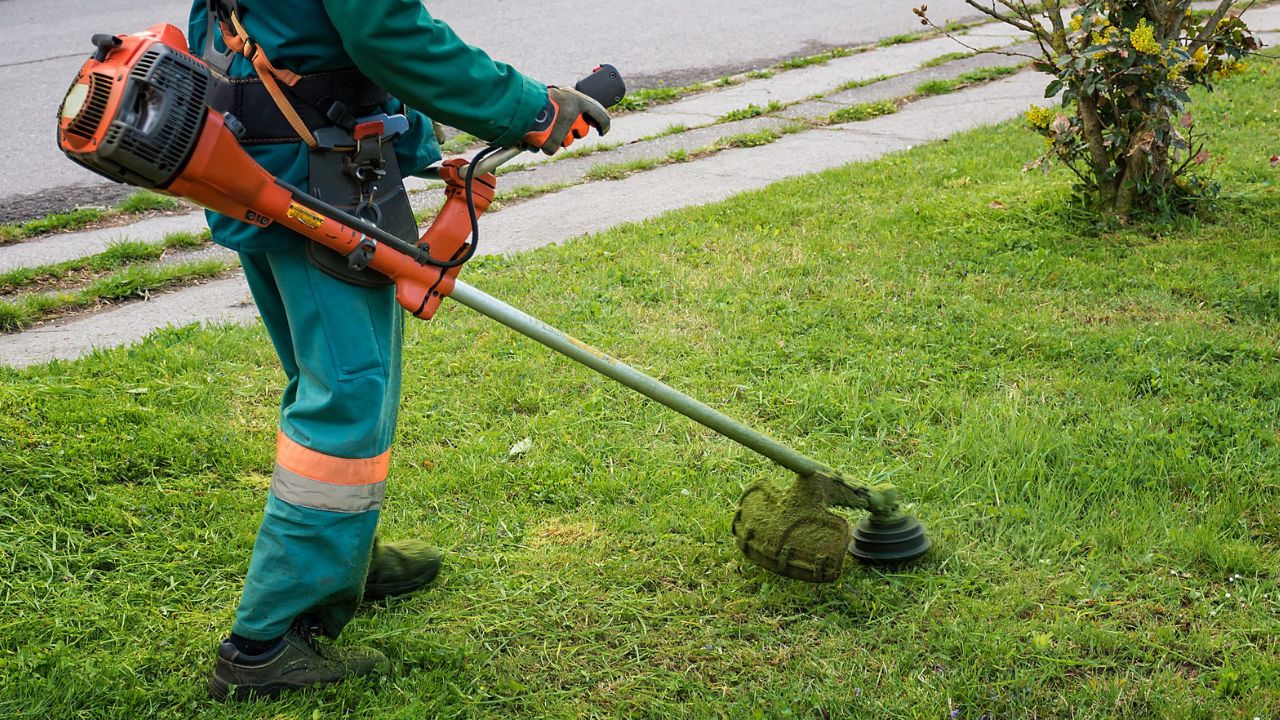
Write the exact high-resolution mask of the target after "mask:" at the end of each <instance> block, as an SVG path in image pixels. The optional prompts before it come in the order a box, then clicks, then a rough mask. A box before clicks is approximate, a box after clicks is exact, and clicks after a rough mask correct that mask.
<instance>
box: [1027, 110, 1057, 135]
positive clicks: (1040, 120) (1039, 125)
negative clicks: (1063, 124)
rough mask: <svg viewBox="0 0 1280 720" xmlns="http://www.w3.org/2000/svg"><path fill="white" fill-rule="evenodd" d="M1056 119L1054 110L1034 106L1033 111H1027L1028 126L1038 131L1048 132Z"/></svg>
mask: <svg viewBox="0 0 1280 720" xmlns="http://www.w3.org/2000/svg"><path fill="white" fill-rule="evenodd" d="M1054 117H1056V113H1054V112H1053V110H1051V109H1049V108H1043V107H1039V106H1038V105H1032V106H1031V109H1029V110H1027V124H1028V125H1030V126H1031V127H1033V128H1035V129H1036V130H1048V129H1049V123H1052V122H1053V118H1054Z"/></svg>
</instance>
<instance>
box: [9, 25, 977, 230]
mask: <svg viewBox="0 0 1280 720" xmlns="http://www.w3.org/2000/svg"><path fill="white" fill-rule="evenodd" d="M912 4H913V2H912V0H787V1H786V2H779V1H778V0H698V1H697V2H690V1H689V0H632V1H631V2H615V3H609V4H605V3H582V2H579V1H577V0H541V1H540V2H528V1H524V2H521V1H519V0H465V1H464V0H428V1H427V6H428V8H429V9H430V10H431V11H432V13H433V14H434V15H435V16H436V17H438V18H440V19H442V20H445V21H447V22H449V23H450V24H451V25H452V26H453V27H454V28H455V29H456V30H457V31H458V32H459V33H460V34H461V35H462V37H464V38H466V39H467V40H468V41H469V42H471V43H473V44H476V45H479V46H481V47H484V48H487V49H489V50H490V51H491V52H492V53H493V55H494V56H495V57H497V58H498V59H501V60H505V61H507V62H510V63H512V64H513V65H515V66H516V67H518V68H520V69H521V70H522V71H524V72H526V73H528V74H531V75H533V76H535V77H538V78H539V79H543V80H545V81H547V82H561V83H565V82H571V81H573V80H575V79H576V78H578V77H579V76H581V75H582V74H583V71H584V70H587V69H589V68H590V67H592V66H594V65H595V64H596V63H599V62H611V63H613V64H615V65H617V66H618V67H619V68H621V69H622V70H623V72H624V74H626V75H627V76H628V77H629V78H630V79H631V81H632V85H633V86H651V85H657V84H665V83H672V84H674V83H684V82H689V81H693V80H701V79H710V78H714V77H718V76H720V75H721V74H724V73H726V72H730V71H741V70H746V69H750V68H753V67H761V66H767V65H769V64H771V63H773V62H775V61H777V60H780V59H783V58H786V57H792V56H797V55H805V54H810V53H813V52H816V51H819V50H821V49H824V48H829V47H833V46H840V45H855V44H862V43H869V42H874V41H876V40H878V39H880V38H883V37H888V36H890V35H896V34H899V33H904V32H911V31H913V30H916V29H918V28H919V25H918V20H917V19H916V18H915V16H913V15H912V14H911V6H912ZM930 5H931V8H930V11H931V15H933V16H934V17H935V18H937V19H938V20H947V19H951V18H958V17H968V16H971V15H972V14H973V13H972V11H971V10H970V11H968V12H966V10H965V5H964V3H963V2H962V1H961V0H933V2H931V3H930ZM187 7H188V6H187V5H186V3H185V2H182V1H181V0H96V1H95V2H85V0H40V1H39V2H31V1H30V0H0V198H3V199H5V201H6V202H5V205H6V206H7V210H8V212H7V213H5V212H2V211H0V219H4V218H3V216H4V215H6V214H8V215H10V216H12V215H13V213H15V212H17V213H19V214H22V213H21V211H19V210H18V209H17V208H18V207H20V206H23V207H35V206H38V205H41V204H54V205H56V204H58V200H59V199H62V200H63V201H65V200H66V199H67V198H72V199H75V198H84V199H86V200H89V199H92V197H93V196H94V193H93V192H92V191H91V190H90V189H89V188H88V187H86V186H97V185H101V184H102V181H101V179H100V178H98V177H97V176H95V175H93V174H91V173H89V172H87V171H85V170H82V169H80V168H78V167H76V166H74V165H72V164H71V163H70V162H68V161H67V160H66V159H65V158H63V157H62V155H61V154H60V153H59V152H58V151H57V149H56V147H55V143H54V140H53V137H54V128H55V125H54V118H55V116H56V113H57V109H58V106H59V103H60V102H61V100H62V96H63V94H64V93H65V91H66V88H67V86H68V84H69V83H70V82H71V79H72V78H73V76H74V75H75V72H76V70H77V68H79V66H80V64H81V63H82V62H83V61H84V59H85V57H87V55H88V54H89V52H90V46H89V37H90V36H91V35H92V34H94V33H97V32H116V33H120V32H130V31H133V30H137V29H142V28H145V27H147V26H149V25H152V24H154V23H156V22H171V23H175V24H179V25H180V26H181V25H182V24H183V23H184V22H185V15H186V10H187ZM20 196H29V197H25V198H24V197H20Z"/></svg>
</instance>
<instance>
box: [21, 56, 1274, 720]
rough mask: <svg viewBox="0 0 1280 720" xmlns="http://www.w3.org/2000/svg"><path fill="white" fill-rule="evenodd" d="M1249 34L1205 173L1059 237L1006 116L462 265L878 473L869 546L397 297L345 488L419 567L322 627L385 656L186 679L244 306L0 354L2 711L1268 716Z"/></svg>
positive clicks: (252, 383) (1261, 325)
mask: <svg viewBox="0 0 1280 720" xmlns="http://www.w3.org/2000/svg"><path fill="white" fill-rule="evenodd" d="M1268 68H1269V69H1268V70H1266V72H1265V74H1263V71H1262V70H1260V69H1259V68H1258V67H1255V68H1254V69H1253V70H1252V71H1251V72H1250V73H1249V74H1248V75H1246V76H1244V77H1242V78H1238V79H1236V80H1233V81H1231V82H1230V83H1228V84H1227V85H1226V86H1225V87H1224V91H1225V92H1223V93H1221V94H1219V95H1216V96H1213V97H1211V98H1210V99H1208V100H1207V101H1204V102H1200V103H1199V104H1198V105H1197V108H1196V109H1197V116H1198V117H1199V118H1201V119H1202V120H1203V122H1204V123H1205V126H1206V127H1207V128H1209V129H1211V130H1212V132H1213V133H1214V138H1215V139H1214V141H1213V145H1212V149H1213V150H1214V152H1215V153H1219V154H1220V153H1222V152H1227V154H1226V155H1225V157H1224V158H1223V162H1222V164H1221V166H1220V167H1218V168H1217V171H1216V172H1217V176H1218V177H1219V178H1220V179H1221V180H1222V181H1223V183H1224V185H1225V186H1226V188H1227V189H1228V191H1227V192H1228V195H1227V197H1226V198H1225V199H1224V200H1223V202H1222V203H1221V205H1220V209H1219V210H1218V211H1216V212H1215V213H1214V214H1213V215H1212V216H1211V217H1208V218H1206V219H1204V220H1202V221H1196V222H1186V223H1184V224H1182V225H1181V226H1179V227H1175V228H1166V229H1164V230H1163V231H1161V232H1158V233H1157V232H1153V231H1152V230H1150V229H1135V230H1132V231H1125V232H1103V231H1099V230H1096V229H1093V228H1092V226H1091V225H1090V223H1089V222H1088V220H1087V219H1085V218H1083V217H1082V216H1080V215H1079V214H1078V213H1075V212H1073V211H1072V209H1071V208H1070V207H1069V205H1068V204H1067V203H1066V201H1065V200H1064V199H1063V197H1064V194H1065V189H1066V188H1067V187H1068V186H1069V185H1070V179H1069V177H1067V175H1066V174H1065V173H1062V172H1058V173H1055V174H1052V175H1050V176H1049V177H1042V176H1040V175H1038V174H1031V175H1028V174H1023V173H1022V172H1021V171H1020V168H1021V166H1022V165H1023V163H1024V162H1025V161H1027V160H1028V159H1030V158H1031V157H1033V156H1034V154H1035V153H1036V152H1037V151H1038V148H1040V147H1042V140H1041V139H1040V138H1038V137H1036V136H1034V135H1033V134H1031V133H1030V132H1027V131H1024V130H1022V129H1021V128H1018V127H1015V126H1006V127H1001V128H997V129H991V130H982V131H978V132H973V133H969V134H966V135H963V136H960V137H958V138H956V139H954V140H952V141H950V142H948V143H945V144H937V145H931V146H926V147H921V148H917V149H915V150H912V151H910V152H908V153H904V154H900V155H895V156H892V157H890V158H887V159H885V160H883V161H881V162H876V163H871V164H864V165H856V166H852V167H849V168H845V169H842V170H838V171H834V172H829V173H825V174H823V175H819V176H816V177H812V178H808V179H803V180H798V181H788V182H787V183H784V184H782V185H780V186H778V187H774V188H771V189H768V190H765V191H762V192H757V193H751V194H748V195H745V196H742V197H739V198H736V199H733V200H731V201H729V202H726V203H722V204H718V205H714V206H710V207H706V208H700V209H694V210H689V211H686V212H680V213H676V214H674V215H671V216H668V217H666V218H663V219H661V220H658V221H653V222H648V223H644V224H641V225H637V226H633V227H626V228H622V229H619V230H616V231H612V232H608V233H605V234H604V235H602V236H599V237H596V238H593V239H591V240H590V241H581V242H574V243H569V244H568V245H566V246H563V247H554V248H546V249H543V250H539V251H536V252H532V253H529V254H525V255H522V256H519V257H515V258H496V259H484V260H483V261H479V262H477V263H475V264H473V265H472V266H470V267H469V268H468V270H467V271H466V272H465V273H464V276H465V277H466V278H467V279H468V280H469V281H471V282H473V283H474V284H475V285H477V286H478V287H481V288H482V289H485V290H487V291H490V292H492V293H494V294H495V295H497V296H499V297H502V298H505V299H508V300H510V301H512V302H514V303H515V304H517V305H520V306H522V307H525V308H527V309H529V310H531V311H532V312H534V313H535V314H537V315H540V316H542V317H544V318H545V319H547V320H549V321H551V322H553V323H555V324H558V325H560V326H562V327H564V328H566V329H568V330H570V331H572V332H575V333H576V334H577V335H579V336H580V337H582V338H583V339H584V340H587V341H588V342H593V343H596V344H599V345H601V346H603V347H606V348H609V349H612V350H613V351H614V352H615V353H616V354H617V355H619V356H620V357H622V358H624V359H626V360H629V361H632V362H634V363H635V364H636V365H638V366H640V367H643V368H648V369H650V370H652V371H653V372H654V373H655V374H656V375H658V376H659V377H661V378H664V379H666V380H668V381H671V382H673V383H674V384H676V385H677V386H679V387H680V388H682V389H685V390H687V391H689V392H690V393H692V394H693V395H695V396H697V397H700V398H703V399H705V400H707V401H708V402H710V403H712V404H714V405H716V406H718V407H721V408H724V409H725V410H727V411H728V412H730V413H731V414H733V415H736V416H738V417H741V418H743V419H746V420H749V421H750V422H752V423H754V424H756V425H758V426H760V427H761V428H763V429H766V430H768V431H770V432H771V433H772V434H774V435H776V436H778V437H781V438H784V439H789V440H793V441H794V442H795V443H797V444H798V445H799V447H800V448H801V449H803V450H805V451H807V452H810V453H811V454H813V455H814V456H816V457H818V458H819V459H822V460H825V461H827V462H829V463H831V464H833V465H836V466H838V467H841V468H844V469H845V470H847V471H849V472H851V473H854V474H862V475H866V476H871V477H875V478H891V479H892V481H893V482H895V483H897V484H898V485H899V486H900V487H901V488H902V490H903V492H904V493H905V494H906V496H907V497H908V498H909V499H910V500H911V502H912V503H913V509H914V512H916V513H917V514H918V515H919V516H920V517H921V518H922V519H923V520H924V521H925V522H926V523H927V524H928V526H929V528H930V530H931V532H932V536H933V538H934V540H935V543H936V549H935V551H934V553H933V554H932V555H931V556H930V557H929V559H928V560H927V561H926V562H924V563H923V564H921V565H919V566H917V567H914V568H911V569H907V570H900V571H893V572H884V571H878V570H868V569H864V568H861V567H859V566H857V565H855V564H852V563H851V564H850V567H849V568H848V569H847V570H846V573H845V575H844V577H843V578H842V579H841V580H840V582H838V583H835V584H832V585H829V586H822V587H814V586H810V585H805V584H802V583H797V582H793V581H786V580H781V579H778V578H775V577H773V576H770V575H768V574H767V573H765V572H763V571H761V570H758V569H756V568H754V567H752V566H749V565H746V564H745V562H744V561H742V560H740V558H739V557H738V556H737V554H736V550H735V549H734V547H733V544H732V540H731V537H730V533H729V522H730V519H731V516H732V512H733V507H734V504H735V503H736V500H737V496H738V493H739V491H740V488H742V487H743V486H744V485H746V484H748V483H750V482H752V481H754V480H757V479H759V478H761V477H765V476H773V477H781V474H780V473H781V471H778V470H775V469H773V468H772V467H770V466H769V465H768V464H767V463H766V462H765V461H762V460H760V459H758V458H756V457H754V456H752V455H751V454H749V453H748V452H747V451H744V450H742V449H740V448H738V447H736V446H734V445H732V444H731V443H729V442H727V441H724V440H722V439H719V438H717V437H715V436H713V435H712V434H711V433H709V432H706V431H704V430H701V429H699V428H697V427H694V426H693V425H691V424H690V423H689V422H687V421H685V420H683V419H682V418H679V417H677V416H673V415H671V414H669V413H667V412H666V411H663V410H661V409H659V408H657V407H656V406H654V405H652V404H649V403H647V402H641V401H640V400H638V399H637V398H636V397H635V396H633V395H631V394H630V393H629V391H626V390H624V389H622V388H619V387H616V386H614V385H612V384H610V383H608V382H606V381H603V380H602V379H600V378H598V377H596V376H594V375H592V374H590V373H589V372H587V371H585V370H583V369H580V368H577V367H575V366H572V365H570V364H569V363H568V362H567V361H564V360H562V359H560V358H559V357H557V356H554V355H552V354H550V353H549V352H547V351H545V350H543V349H541V348H540V347H538V346H534V345H533V344H532V343H530V342H527V341H524V340H522V339H520V338H518V337H515V336H513V335H512V334H511V333H510V332H508V331H506V330H505V329H503V328H501V327H499V326H496V325H494V324H492V323H490V322H488V321H485V320H482V319H480V318H478V317H477V316H475V315H473V314H472V313H470V312H469V311H467V310H466V309H465V308H460V307H457V306H449V307H447V308H446V310H445V311H443V312H442V313H441V314H440V316H439V317H438V318H437V320H436V321H434V322H432V323H429V324H427V323H416V322H415V323H413V324H412V325H411V326H410V330H409V333H408V349H407V369H406V381H405V385H406V388H407V391H406V394H405V401H404V408H403V413H402V423H401V428H400V437H399V442H398V445H397V446H396V450H395V453H394V460H393V477H392V486H391V491H390V499H389V503H388V506H387V508H386V510H385V512H384V515H383V518H384V520H383V529H384V533H385V535H386V536H388V537H403V536H410V535H423V536H428V537H430V538H432V539H434V540H435V541H436V542H438V543H440V544H441V545H443V546H445V547H447V548H448V550H449V552H450V555H449V559H448V565H447V566H446V573H445V575H444V576H443V577H442V581H441V582H440V584H439V585H438V586H436V587H435V588H434V589H432V590H431V591H429V592H427V593H425V594H423V595H421V596H419V597H415V598H412V599H408V600H403V601H399V602H393V603H391V604H389V605H386V606H381V607H375V608H371V609H370V611H369V612H368V613H366V614H364V615H362V616H361V617H360V618H359V619H358V620H357V621H356V622H355V623H354V624H353V625H352V627H351V629H350V633H349V638H350V640H360V641H364V642H368V643H370V644H374V645H376V646H378V647H379V648H381V649H382V650H384V651H385V652H386V653H387V654H388V655H389V656H390V657H391V658H392V660H393V662H394V664H395V674H394V676H393V677H390V678H387V679H385V680H382V681H380V682H371V683H358V684H353V685H350V686H347V687H342V688H337V689H329V690H325V691H321V692H316V693H312V694H308V695H304V696H301V697H296V698H293V699H290V700H287V701H285V702H282V703H280V704H276V705H271V706H267V705H247V706H230V707H222V706H216V705H213V704H211V703H210V702H209V701H208V700H206V699H205V696H204V689H203V677H204V674H205V672H206V671H207V670H208V668H209V667H210V662H211V660H212V654H213V650H214V647H215V644H216V642H217V641H218V639H219V638H220V636H221V634H222V633H223V632H225V630H226V628H227V627H228V626H229V624H230V621H231V617H232V610H233V606H234V603H235V600H236V597H237V593H238V591H239V587H240V582H241V577H242V574H243V573H244V571H245V568H246V566H247V562H248V557H249V551H250V547H251V545H252V542H253V535H254V531H255V527H256V523H257V520H258V515H259V511H260V507H261V504H262V501H263V494H264V492H265V488H266V487H267V484H268V480H269V477H268V475H269V473H270V470H271V462H272V457H271V453H272V450H273V439H274V434H275V424H274V423H275V408H276V402H277V393H278V391H279V389H280V388H279V386H280V381H281V374H280V372H279V370H278V369H277V367H276V365H275V360H274V357H273V354H272V352H271V349H270V346H269V344H268V342H267V339H266V337H265V335H264V333H263V332H262V331H261V330H260V329H257V328H253V329H231V330H224V331H208V330H190V329H188V330H180V331H170V332H165V333H162V334H159V335H157V336H155V337H153V338H152V339H151V340H149V341H148V342H146V343H145V344H143V345H142V346H140V347H138V348H136V349H134V350H131V351H128V352H125V351H113V352H105V353H101V354H99V355H95V356H93V357H91V358H88V359H86V360H84V361H81V362H77V363H63V364H56V365H53V366H49V367H42V368H36V369H33V370H30V371H26V372H15V371H8V370H0V416H3V417H4V420H3V424H2V425H0V428H2V429H0V466H2V467H3V468H4V473H3V475H2V476H0V488H2V491H3V501H2V502H0V568H2V569H3V571H2V572H0V677H2V678H3V682H0V716H3V717H20V718H41V719H54V718H57V719H59V720H61V719H63V718H121V719H129V720H133V719H134V718H142V717H151V716H160V717H187V716H195V717H201V718H267V717H269V718H290V719H292V718H298V719H302V720H305V719H308V718H321V717H324V718H329V717H347V718H405V719H408V718H414V719H416V718H429V717H483V718H503V719H505V718H543V717H555V718H561V717H563V718H574V717H598V718H604V717H652V718H668V717H699V718H700V717H725V718H752V717H760V718H776V717H797V718H884V717H889V718H946V717H948V716H949V715H950V714H951V712H952V711H953V710H954V711H955V716H956V717H960V718H980V717H989V718H1013V717H1016V718H1024V717H1038V718H1067V717H1071V718H1113V717H1125V718H1151V717H1167V718H1237V717H1239V718H1252V717H1255V716H1260V717H1267V718H1274V717H1277V713H1280V690H1278V688H1280V659H1278V658H1280V586H1278V584H1277V561H1278V560H1280V520H1278V519H1277V518H1278V517H1280V513H1277V510H1278V509H1280V479H1278V477H1277V476H1278V473H1277V468H1280V445H1278V438H1280V436H1278V435H1277V433H1278V432H1280V422H1277V415H1278V414H1280V363H1278V360H1280V358H1278V355H1280V324H1278V322H1277V321H1278V320H1280V281H1277V277H1278V275H1277V273H1278V272H1280V253H1278V251H1277V248H1278V247H1280V244H1278V243H1280V192H1278V190H1277V188H1278V186H1280V170H1277V169H1274V168H1272V167H1271V166H1270V164H1269V163H1268V157H1269V156H1271V155H1272V154H1274V153H1276V152H1280V105H1278V104H1277V102H1276V100H1275V98H1276V97H1280V70H1278V69H1276V68H1275V67H1274V66H1268ZM1224 118H1225V120H1224ZM582 211H583V212H590V211H591V209H590V208H583V209H582ZM526 437H528V438H531V439H532V441H533V447H532V449H531V450H530V451H529V452H528V453H526V454H524V455H521V456H518V457H515V458H512V457H508V449H509V448H510V447H511V446H512V445H514V444H516V443H517V442H519V441H521V440H522V439H524V438H526Z"/></svg>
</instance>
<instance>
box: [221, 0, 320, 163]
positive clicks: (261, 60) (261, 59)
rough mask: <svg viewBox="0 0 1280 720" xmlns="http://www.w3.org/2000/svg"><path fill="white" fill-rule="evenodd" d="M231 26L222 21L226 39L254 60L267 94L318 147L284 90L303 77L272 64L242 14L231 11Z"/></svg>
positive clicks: (305, 139)
mask: <svg viewBox="0 0 1280 720" xmlns="http://www.w3.org/2000/svg"><path fill="white" fill-rule="evenodd" d="M231 25H232V27H233V29H234V33H233V32H229V31H228V30H227V26H226V25H223V24H222V22H221V21H219V22H218V26H219V27H220V28H222V41H223V42H224V43H226V44H227V47H228V48H230V49H231V50H232V51H233V52H237V53H240V54H241V55H243V56H245V57H246V58H247V59H248V60H249V62H251V63H253V68H254V69H255V70H257V71H258V77H260V78H261V79H262V85H263V87H265V88H266V89H267V94H269V95H270V96H271V99H272V100H275V102H276V106H277V107H279V108H280V112H281V113H284V118H285V120H288V121H289V125H290V126H291V127H293V129H294V131H295V132H297V133H298V137H300V138H302V141H303V142H304V143H306V144H307V147H310V148H315V147H316V146H317V145H319V143H318V142H316V138H315V135H312V134H311V129H310V128H308V127H307V124H306V123H305V122H303V120H302V116H301V115H299V114H298V111H297V110H295V109H294V107H293V103H291V102H289V99H288V98H287V97H285V95H284V90H283V89H281V87H280V83H284V84H285V85H288V86H289V87H293V86H294V85H297V84H298V80H300V79H301V77H300V76H299V75H298V74H297V73H295V72H292V71H290V70H281V69H279V68H277V67H276V66H274V65H272V64H271V61H270V60H269V59H267V55H266V53H264V52H262V48H260V47H258V44H257V43H255V42H254V41H253V40H251V39H250V38H249V33H248V32H247V31H245V29H244V25H243V24H242V23H241V22H240V17H239V15H237V14H236V12H235V11H232V12H231Z"/></svg>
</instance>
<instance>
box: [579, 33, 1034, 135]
mask: <svg viewBox="0 0 1280 720" xmlns="http://www.w3.org/2000/svg"><path fill="white" fill-rule="evenodd" d="M980 29H981V30H982V32H983V34H981V35H976V34H972V33H973V31H970V33H962V34H961V35H960V37H963V38H964V39H965V41H966V42H968V43H969V44H971V45H973V46H974V47H976V48H979V49H988V48H998V47H1003V46H1005V45H1009V44H1011V43H1014V42H1016V41H1018V40H1020V39H1024V38H1025V37H1026V35H1025V34H1024V33H1021V32H1020V31H1018V30H1015V29H1013V28H1009V27H1007V26H1000V25H997V24H994V23H993V24H991V25H985V26H981V28H980ZM964 49H965V48H964V47H962V46H961V45H959V44H957V43H956V41H954V40H951V39H950V38H945V37H940V38H933V39H930V40H919V41H916V42H911V43H902V44H900V45H892V46H890V47H882V48H880V47H878V48H872V49H871V50H867V51H865V52H861V53H857V54H854V55H850V56H848V57H843V58H836V59H833V60H830V61H828V62H826V63H824V64H822V65H813V66H810V67H807V68H800V69H797V70H788V71H786V72H780V73H778V74H777V75H774V76H773V77H771V78H764V79H758V80H747V81H745V82H743V83H741V84H739V85H734V86H730V87H727V88H723V89H717V90H712V91H708V92H705V93H699V94H697V95H693V96H690V97H688V98H685V99H684V100H678V101H676V102H673V103H670V104H667V105H659V106H658V107H655V108H653V109H652V110H647V111H645V112H643V113H635V114H632V115H623V116H621V117H619V118H617V119H616V120H615V121H614V123H613V130H612V131H611V132H610V133H609V135H608V136H606V137H603V138H597V137H592V138H587V139H585V140H581V141H579V142H578V143H575V147H597V146H599V145H601V144H614V143H619V142H621V143H630V142H635V141H636V140H640V139H642V138H645V137H649V136H651V135H656V134H658V133H660V132H662V131H663V130H665V129H667V128H668V127H671V126H672V125H685V126H688V127H696V126H700V125H706V124H709V123H713V122H715V121H716V120H718V119H719V118H721V117H723V116H724V115H725V114H727V113H729V112H732V111H734V110H741V109H742V108H745V107H747V106H749V105H756V106H759V107H765V106H767V105H768V104H769V103H770V102H780V103H792V102H799V101H801V100H806V99H808V98H811V97H813V96H814V95H818V94H822V93H827V92H830V91H832V90H834V89H836V88H838V87H840V86H841V85H844V84H845V83H849V82H865V81H867V80H872V79H874V78H878V77H886V76H893V75H901V74H903V73H907V72H911V71H913V70H917V69H919V68H920V66H921V65H922V64H924V63H926V62H928V61H929V60H933V59H934V58H938V57H941V56H943V55H946V54H947V53H952V52H957V51H963V50H964Z"/></svg>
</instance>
